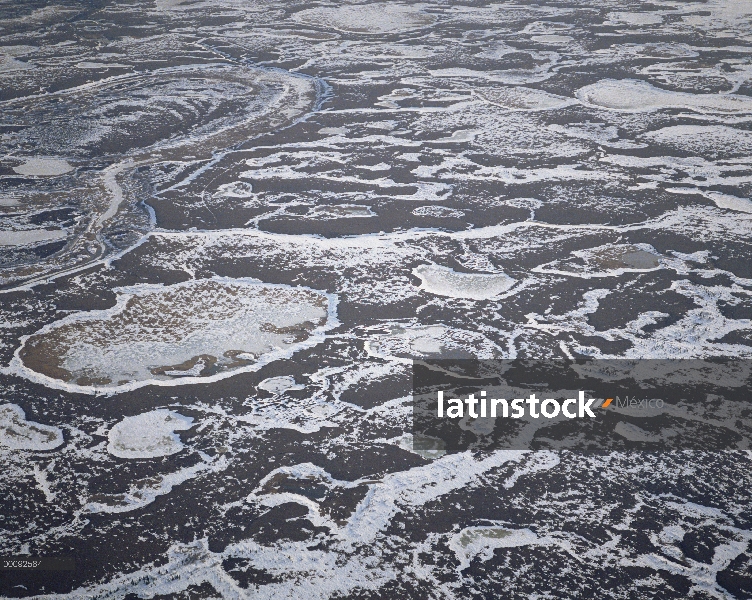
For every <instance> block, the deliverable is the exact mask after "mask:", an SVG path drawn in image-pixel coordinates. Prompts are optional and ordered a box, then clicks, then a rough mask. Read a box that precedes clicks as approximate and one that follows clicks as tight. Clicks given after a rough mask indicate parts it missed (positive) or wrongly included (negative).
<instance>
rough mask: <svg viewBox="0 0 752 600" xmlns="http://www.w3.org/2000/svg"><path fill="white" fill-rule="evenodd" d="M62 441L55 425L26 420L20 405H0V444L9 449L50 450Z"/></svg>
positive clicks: (61, 434) (61, 435)
mask: <svg viewBox="0 0 752 600" xmlns="http://www.w3.org/2000/svg"><path fill="white" fill-rule="evenodd" d="M62 443H63V433H62V431H60V429H58V428H57V427H50V426H49V425H42V424H41V423H35V422H34V421H27V420H26V415H25V414H24V411H23V409H22V408H21V407H20V406H16V405H15V404H2V405H0V445H2V446H5V447H6V448H10V449H11V450H52V449H53V448H57V447H58V446H59V445H60V444H62Z"/></svg>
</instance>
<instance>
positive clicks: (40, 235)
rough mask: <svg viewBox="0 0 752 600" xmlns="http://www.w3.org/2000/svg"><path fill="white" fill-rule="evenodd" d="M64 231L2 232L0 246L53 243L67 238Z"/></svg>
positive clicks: (24, 230)
mask: <svg viewBox="0 0 752 600" xmlns="http://www.w3.org/2000/svg"><path fill="white" fill-rule="evenodd" d="M66 235H67V233H66V232H65V231H63V230H62V229H21V230H18V231H0V246H25V245H27V244H38V243H40V242H52V241H55V240H60V239H63V238H64V237H66Z"/></svg>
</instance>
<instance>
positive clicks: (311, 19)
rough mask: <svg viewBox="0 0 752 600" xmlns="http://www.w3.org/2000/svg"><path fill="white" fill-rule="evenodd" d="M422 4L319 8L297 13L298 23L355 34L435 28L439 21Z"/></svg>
mask: <svg viewBox="0 0 752 600" xmlns="http://www.w3.org/2000/svg"><path fill="white" fill-rule="evenodd" d="M422 8H423V5H420V4H413V5H407V4H398V3H396V2H391V3H376V4H360V5H357V6H347V5H345V6H337V7H331V8H330V7H324V6H322V7H316V8H309V9H305V10H302V11H300V12H297V13H295V14H294V15H293V19H295V20H296V21H299V22H302V23H307V24H310V25H317V26H322V25H323V26H328V27H332V28H334V29H339V30H341V31H348V32H351V33H367V34H383V33H395V32H400V31H409V30H411V29H417V28H420V27H425V26H427V25H431V24H432V23H433V22H434V21H435V20H436V18H435V17H434V16H433V15H431V14H428V13H425V12H423V11H422V10H421V9H422Z"/></svg>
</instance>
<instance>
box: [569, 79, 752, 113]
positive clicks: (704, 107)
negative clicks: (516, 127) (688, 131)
mask: <svg viewBox="0 0 752 600" xmlns="http://www.w3.org/2000/svg"><path fill="white" fill-rule="evenodd" d="M576 96H577V98H578V99H579V100H581V101H582V102H584V103H586V104H590V105H593V106H599V107H602V108H607V109H613V110H624V111H634V112H641V111H651V110H661V109H664V108H685V109H689V110H694V111H697V112H703V113H721V114H733V113H748V112H752V97H749V96H742V95H738V94H690V93H687V92H674V91H671V90H663V89H660V88H657V87H655V86H653V85H651V84H650V83H648V82H647V81H640V80H637V79H602V80H601V81H599V82H597V83H593V84H591V85H587V86H585V87H582V88H580V89H579V90H577V93H576Z"/></svg>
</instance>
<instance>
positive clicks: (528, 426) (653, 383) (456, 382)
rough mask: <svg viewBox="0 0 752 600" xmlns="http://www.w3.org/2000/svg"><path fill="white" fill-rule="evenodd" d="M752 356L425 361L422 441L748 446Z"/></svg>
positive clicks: (433, 448)
mask: <svg viewBox="0 0 752 600" xmlns="http://www.w3.org/2000/svg"><path fill="white" fill-rule="evenodd" d="M750 440H752V360H746V359H712V360H673V359H665V360H664V359H660V360H659V359H645V360H627V359H614V360H577V361H565V360H548V361H543V360H421V361H417V360H416V361H414V363H413V444H414V446H415V447H416V449H418V450H421V451H425V452H428V453H431V452H434V453H436V452H439V453H443V452H458V451H464V450H467V449H473V448H475V449H499V448H506V449H520V450H537V449H570V450H578V451H588V452H590V451H596V452H599V451H605V452H609V451H614V450H640V451H663V450H705V451H719V450H746V449H750V448H752V444H751V443H750Z"/></svg>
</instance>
